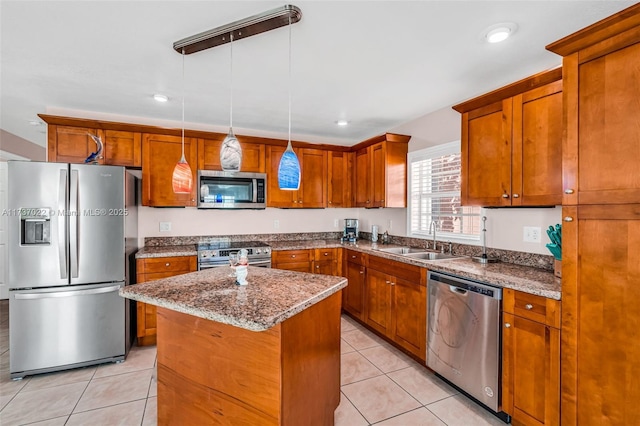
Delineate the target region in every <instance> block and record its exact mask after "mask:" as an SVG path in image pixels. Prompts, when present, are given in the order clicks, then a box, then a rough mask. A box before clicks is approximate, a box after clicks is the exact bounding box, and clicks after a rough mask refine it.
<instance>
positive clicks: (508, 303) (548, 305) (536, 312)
mask: <svg viewBox="0 0 640 426" xmlns="http://www.w3.org/2000/svg"><path fill="white" fill-rule="evenodd" d="M503 297H504V307H503V310H504V311H505V312H508V313H511V314H514V315H518V316H520V317H523V318H528V319H530V320H533V321H537V322H539V323H542V324H546V325H548V326H551V327H555V328H560V301H558V300H554V299H548V298H546V297H543V296H537V295H535V294H529V293H524V292H521V291H517V290H512V289H505V290H504V293H503Z"/></svg>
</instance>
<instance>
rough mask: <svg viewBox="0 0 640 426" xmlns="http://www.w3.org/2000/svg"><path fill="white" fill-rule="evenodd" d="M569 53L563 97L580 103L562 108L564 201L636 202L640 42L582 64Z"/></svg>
mask: <svg viewBox="0 0 640 426" xmlns="http://www.w3.org/2000/svg"><path fill="white" fill-rule="evenodd" d="M636 39H637V36H636ZM622 40H625V39H622V38H620V41H622ZM611 41H612V40H611ZM603 45H605V43H603ZM573 56H575V58H571V59H570V58H565V60H564V64H566V65H565V67H566V72H567V75H568V78H571V81H572V82H575V84H573V85H571V86H570V87H569V93H568V95H567V96H566V98H571V97H575V98H574V99H577V102H578V105H579V108H578V106H576V107H575V108H567V149H566V150H564V151H566V153H565V152H563V155H564V160H565V162H566V166H565V177H564V181H565V182H564V183H565V189H572V190H574V194H573V195H572V196H571V197H567V198H565V203H566V204H576V201H577V203H579V204H626V203H637V202H638V200H640V179H639V178H638V176H639V173H638V164H640V115H639V114H638V108H639V107H638V99H640V85H638V84H637V83H638V81H640V68H639V67H638V58H640V43H638V42H636V44H632V45H630V46H628V47H625V48H622V49H618V50H616V51H614V52H612V53H609V54H607V55H604V56H598V57H597V58H595V59H592V60H587V61H585V62H582V63H579V61H578V58H577V56H578V54H574V55H573ZM585 56H587V57H588V55H585ZM581 58H582V56H581ZM578 142H579V143H578ZM576 184H577V188H576V186H575V185H576ZM576 194H577V200H576V196H575V195H576Z"/></svg>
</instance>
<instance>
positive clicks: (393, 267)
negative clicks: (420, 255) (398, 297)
mask: <svg viewBox="0 0 640 426" xmlns="http://www.w3.org/2000/svg"><path fill="white" fill-rule="evenodd" d="M369 268H375V269H376V270H378V271H380V272H383V273H385V274H388V275H393V276H395V277H398V278H402V279H404V280H407V281H410V282H412V283H415V284H420V285H423V286H424V285H425V278H424V277H426V269H425V268H421V267H419V266H415V265H408V264H406V263H403V262H397V261H395V260H390V259H385V258H383V257H378V256H369ZM423 271H424V272H423Z"/></svg>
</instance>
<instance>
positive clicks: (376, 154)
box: [369, 142, 387, 207]
mask: <svg viewBox="0 0 640 426" xmlns="http://www.w3.org/2000/svg"><path fill="white" fill-rule="evenodd" d="M385 146H386V144H385V143H384V142H380V143H377V144H375V145H372V146H371V150H370V158H371V171H370V178H369V179H370V182H371V197H372V202H371V207H385V194H386V192H387V191H386V183H387V180H386V178H387V170H386V169H387V168H386V149H385Z"/></svg>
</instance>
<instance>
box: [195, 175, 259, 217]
mask: <svg viewBox="0 0 640 426" xmlns="http://www.w3.org/2000/svg"><path fill="white" fill-rule="evenodd" d="M198 188H199V196H198V208H200V209H264V208H265V207H266V200H267V175H266V174H265V173H245V172H223V171H217V170H198Z"/></svg>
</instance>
